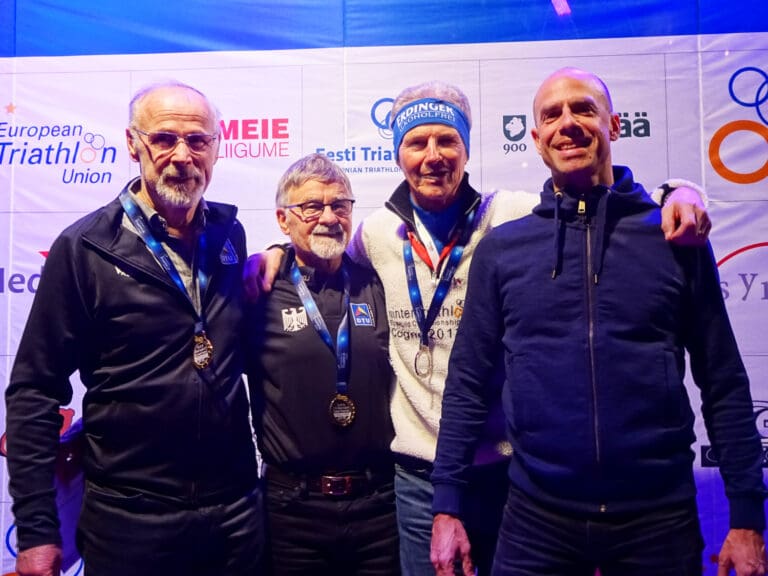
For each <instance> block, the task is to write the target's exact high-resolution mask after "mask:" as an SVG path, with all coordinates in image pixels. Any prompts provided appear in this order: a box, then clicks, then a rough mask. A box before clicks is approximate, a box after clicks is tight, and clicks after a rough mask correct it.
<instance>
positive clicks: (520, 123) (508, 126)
mask: <svg viewBox="0 0 768 576" xmlns="http://www.w3.org/2000/svg"><path fill="white" fill-rule="evenodd" d="M526 124H527V122H526V116H525V114H513V115H511V116H503V117H502V130H503V132H504V137H505V138H506V139H507V140H509V141H511V142H519V141H520V140H522V139H523V137H524V136H525V132H526Z"/></svg>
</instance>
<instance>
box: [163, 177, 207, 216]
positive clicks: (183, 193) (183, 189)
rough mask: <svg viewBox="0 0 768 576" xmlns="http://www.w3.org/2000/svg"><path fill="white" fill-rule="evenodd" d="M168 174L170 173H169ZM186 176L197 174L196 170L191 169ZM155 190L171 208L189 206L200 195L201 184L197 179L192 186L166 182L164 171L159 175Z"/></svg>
mask: <svg viewBox="0 0 768 576" xmlns="http://www.w3.org/2000/svg"><path fill="white" fill-rule="evenodd" d="M168 176H171V175H170V174H169V175H168ZM173 176H178V175H173ZM188 176H194V177H196V176H198V174H197V171H196V170H193V171H191V173H190V174H188ZM155 190H156V192H157V195H158V196H159V197H160V199H161V200H162V201H163V203H164V204H165V205H166V206H169V207H172V208H191V207H192V206H194V205H195V203H196V202H197V200H198V198H200V197H201V196H202V184H201V183H200V182H199V179H198V180H197V181H196V182H195V184H194V185H193V186H179V185H173V184H168V183H167V182H166V173H165V172H163V174H161V175H160V178H159V180H158V182H157V185H156V186H155Z"/></svg>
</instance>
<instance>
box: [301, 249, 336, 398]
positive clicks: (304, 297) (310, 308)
mask: <svg viewBox="0 0 768 576" xmlns="http://www.w3.org/2000/svg"><path fill="white" fill-rule="evenodd" d="M341 274H342V277H343V278H344V296H343V298H342V306H343V308H344V316H343V317H342V319H341V322H340V323H339V329H338V330H337V331H336V345H335V346H334V344H333V339H332V338H331V333H330V331H329V330H328V326H326V325H325V320H323V316H322V314H320V311H319V310H318V309H317V304H315V299H314V298H312V293H311V292H310V291H309V288H307V283H306V282H304V278H303V277H302V275H301V272H300V271H299V267H298V266H297V264H296V261H295V260H294V262H293V265H292V266H291V282H293V285H294V286H295V287H296V292H297V293H298V294H299V298H300V299H301V303H302V304H303V305H304V310H305V311H306V313H307V315H308V316H309V320H310V321H311V322H312V326H314V327H315V330H316V331H317V333H318V334H319V335H320V338H322V340H323V342H325V345H326V346H328V348H329V349H330V350H331V352H333V354H334V355H335V356H336V392H338V393H339V394H346V393H347V379H348V377H349V274H348V273H347V271H346V269H345V268H344V265H343V264H342V266H341Z"/></svg>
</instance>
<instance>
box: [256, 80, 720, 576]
mask: <svg viewBox="0 0 768 576" xmlns="http://www.w3.org/2000/svg"><path fill="white" fill-rule="evenodd" d="M391 117H392V129H393V133H394V145H395V156H396V158H397V164H398V166H400V168H401V169H402V171H403V174H404V176H405V180H404V181H403V182H402V183H401V184H400V185H399V186H398V187H397V188H396V189H395V191H394V193H393V194H392V196H391V197H390V198H389V200H388V201H387V202H386V203H385V207H384V208H382V209H380V210H378V211H376V212H374V213H373V214H371V215H370V216H369V217H368V218H366V219H365V220H363V222H362V223H361V225H360V226H359V227H358V229H357V231H356V233H355V236H354V238H353V240H352V242H351V243H350V246H349V249H348V252H349V253H350V256H352V258H353V259H354V260H356V261H358V262H361V263H365V264H367V265H369V266H372V267H373V268H374V270H376V272H377V273H378V274H379V277H380V278H381V280H382V283H383V284H384V292H385V294H386V302H387V311H388V314H387V316H388V319H389V326H390V339H389V347H390V350H389V352H390V361H391V363H392V366H393V368H394V370H395V374H396V376H397V386H396V387H395V391H394V395H393V398H392V403H391V412H392V421H393V424H394V427H395V439H394V441H393V443H392V449H393V452H394V454H395V460H396V470H395V496H396V500H397V514H398V526H399V533H400V561H401V566H402V571H403V574H404V575H417V576H421V575H427V574H428V575H430V576H433V575H434V573H435V569H434V567H433V566H432V563H431V561H430V540H431V536H432V485H431V483H430V474H431V472H432V461H433V459H434V456H435V448H436V444H437V432H438V426H439V422H440V410H441V404H442V395H443V387H444V384H445V377H446V373H447V366H448V357H449V355H450V352H451V347H452V346H453V341H454V338H455V337H456V330H457V328H458V325H459V320H460V319H461V315H462V311H463V307H464V298H465V295H466V286H467V277H468V271H469V265H470V262H471V260H472V254H473V252H474V250H475V247H476V246H477V243H478V242H479V241H480V239H481V238H482V237H483V236H485V235H486V234H487V233H488V232H489V231H490V230H491V229H492V228H493V227H495V226H498V225H499V224H502V223H504V222H507V221H509V220H513V219H516V218H521V217H522V216H525V215H527V214H528V213H530V211H531V209H532V208H533V206H534V205H535V204H536V202H537V196H536V195H534V194H530V193H527V192H509V191H499V192H496V193H493V194H489V195H485V196H482V195H481V194H480V193H478V192H477V191H475V190H474V189H473V188H472V186H470V184H469V178H468V175H467V173H466V172H465V170H464V168H465V166H466V163H467V161H468V159H469V147H470V138H469V134H470V129H471V127H472V111H471V108H470V105H469V100H468V98H467V96H466V95H465V94H464V93H463V92H462V91H461V90H460V89H459V88H457V87H455V86H452V85H449V84H445V83H443V82H427V83H424V84H419V85H416V86H412V87H409V88H406V89H405V90H403V91H402V92H401V93H400V95H398V97H397V98H396V99H395V102H394V104H393V107H392V114H391ZM681 197H685V198H689V199H690V198H695V202H697V203H699V204H701V198H700V197H699V196H698V194H696V192H693V191H692V190H690V189H687V188H686V189H677V190H675V191H674V192H672V194H669V198H668V200H667V202H666V208H665V209H664V212H665V218H666V219H665V225H664V227H665V230H666V229H668V231H669V234H668V237H669V238H670V239H680V238H682V239H683V241H690V239H691V238H695V237H696V232H697V229H698V230H700V231H703V232H706V231H707V230H708V229H709V218H708V217H707V215H706V212H704V211H703V208H702V207H701V206H699V205H694V206H692V205H691V204H683V203H681V202H680V200H679V199H678V198H681ZM697 219H698V222H697ZM676 221H677V222H678V224H677V225H676V224H675V222H676ZM523 249H524V248H523ZM280 255H281V256H282V253H280ZM274 256H276V253H274V252H273V253H272V254H270V256H269V259H270V260H272V259H273V258H274ZM258 266H263V267H265V268H267V269H268V270H269V272H268V273H267V274H265V278H264V280H263V281H262V282H261V285H260V286H258V287H257V286H256V284H257V283H256V282H255V281H251V282H250V286H249V287H248V289H249V291H250V292H251V293H253V292H254V291H256V290H257V289H258V288H262V289H269V288H270V282H271V278H272V276H273V275H274V270H275V269H276V268H277V266H276V265H275V264H274V263H273V262H271V261H269V262H267V263H263V264H262V263H261V262H259V260H258V259H253V260H252V261H251V262H249V268H250V270H253V269H254V268H257V267H258ZM499 368H501V366H499ZM500 388H501V380H500V379H499V386H498V389H499V390H500ZM494 405H495V406H496V408H495V415H492V416H491V417H490V418H489V419H488V425H487V428H486V431H485V434H484V438H483V441H482V442H481V443H480V445H479V446H478V448H477V451H476V453H475V456H474V463H475V465H474V466H473V467H472V469H471V471H470V477H471V480H470V484H471V487H470V490H469V491H468V493H469V498H470V502H471V504H470V505H468V506H467V512H468V513H467V515H466V516H465V518H464V521H465V526H466V529H467V533H468V535H469V541H470V544H471V547H472V548H471V557H472V561H473V562H474V564H475V566H476V567H477V569H478V574H488V573H489V572H490V567H491V563H492V560H493V553H494V549H495V546H496V537H497V533H498V532H497V531H498V526H499V523H500V522H501V514H502V509H503V506H504V502H505V500H506V496H507V476H506V468H507V464H508V458H509V455H510V446H509V444H508V443H507V442H506V440H505V439H504V429H503V415H502V411H501V402H500V401H497V402H494Z"/></svg>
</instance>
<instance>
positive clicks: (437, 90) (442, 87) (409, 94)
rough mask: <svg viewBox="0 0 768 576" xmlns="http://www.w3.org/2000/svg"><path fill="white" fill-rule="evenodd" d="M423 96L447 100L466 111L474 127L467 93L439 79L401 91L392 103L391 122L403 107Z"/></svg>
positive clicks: (465, 114) (469, 121)
mask: <svg viewBox="0 0 768 576" xmlns="http://www.w3.org/2000/svg"><path fill="white" fill-rule="evenodd" d="M422 98H437V99H438V100H445V101H446V102H449V103H451V104H453V105H454V106H456V108H458V109H459V110H461V111H462V112H463V113H464V116H466V117H467V124H468V125H469V128H472V109H471V107H470V105H469V98H467V95H466V94H464V92H462V91H461V89H460V88H459V87H458V86H454V85H453V84H448V83H446V82H440V81H439V80H430V81H429V82H424V83H422V84H416V85H415V86H409V87H408V88H405V89H404V90H403V91H402V92H400V94H398V95H397V98H395V102H394V103H393V104H392V112H391V113H390V116H389V118H390V123H391V122H394V121H395V116H397V114H398V113H399V112H400V110H402V109H403V107H405V106H406V105H408V104H409V103H411V102H413V101H414V100H421V99H422Z"/></svg>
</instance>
